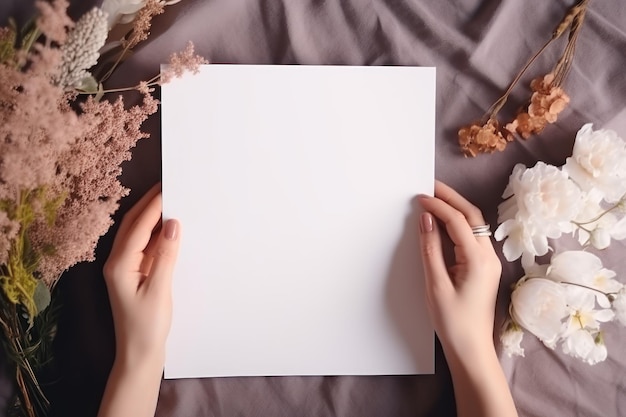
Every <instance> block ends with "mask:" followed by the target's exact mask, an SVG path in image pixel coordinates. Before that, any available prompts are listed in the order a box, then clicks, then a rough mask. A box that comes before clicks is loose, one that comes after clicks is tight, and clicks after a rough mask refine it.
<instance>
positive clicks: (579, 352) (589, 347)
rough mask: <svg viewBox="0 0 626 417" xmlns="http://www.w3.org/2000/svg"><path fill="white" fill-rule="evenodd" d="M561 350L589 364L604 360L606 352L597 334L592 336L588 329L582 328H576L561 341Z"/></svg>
mask: <svg viewBox="0 0 626 417" xmlns="http://www.w3.org/2000/svg"><path fill="white" fill-rule="evenodd" d="M563 352H564V353H565V354H568V355H570V356H573V357H575V358H578V359H581V360H583V361H584V362H587V363H588V364H589V365H595V364H596V363H598V362H602V361H604V360H605V359H606V357H607V353H608V352H607V349H606V346H605V345H604V342H602V338H601V337H599V335H598V337H594V336H593V335H592V334H591V333H590V332H589V331H587V330H583V329H578V330H576V331H575V332H573V333H571V334H570V335H568V337H567V338H566V339H565V341H564V342H563Z"/></svg>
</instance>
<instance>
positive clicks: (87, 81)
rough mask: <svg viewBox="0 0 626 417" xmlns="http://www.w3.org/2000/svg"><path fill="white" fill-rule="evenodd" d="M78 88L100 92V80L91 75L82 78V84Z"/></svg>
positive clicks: (92, 92) (86, 91)
mask: <svg viewBox="0 0 626 417" xmlns="http://www.w3.org/2000/svg"><path fill="white" fill-rule="evenodd" d="M76 89H78V90H80V91H84V92H85V93H89V94H95V93H97V92H98V81H96V79H95V78H93V76H91V75H90V76H89V77H85V78H83V79H82V80H80V84H78V85H77V86H76Z"/></svg>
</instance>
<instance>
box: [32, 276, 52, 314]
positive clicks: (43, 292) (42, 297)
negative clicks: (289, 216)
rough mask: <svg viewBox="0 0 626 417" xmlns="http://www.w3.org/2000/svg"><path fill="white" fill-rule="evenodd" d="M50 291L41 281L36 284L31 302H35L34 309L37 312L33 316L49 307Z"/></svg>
mask: <svg viewBox="0 0 626 417" xmlns="http://www.w3.org/2000/svg"><path fill="white" fill-rule="evenodd" d="M50 299H51V297H50V290H49V289H48V287H47V286H46V284H44V283H43V282H42V281H41V280H39V281H38V282H37V287H35V294H33V301H34V302H35V307H36V308H37V311H36V312H35V315H38V314H39V313H41V312H42V311H44V310H45V309H46V308H48V306H49V305H50Z"/></svg>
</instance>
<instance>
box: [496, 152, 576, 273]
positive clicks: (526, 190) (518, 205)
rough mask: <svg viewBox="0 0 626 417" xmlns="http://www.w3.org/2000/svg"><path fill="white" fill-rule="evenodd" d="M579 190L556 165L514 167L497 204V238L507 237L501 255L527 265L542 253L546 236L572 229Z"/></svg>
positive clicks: (542, 164) (546, 249)
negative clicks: (501, 201)
mask: <svg viewBox="0 0 626 417" xmlns="http://www.w3.org/2000/svg"><path fill="white" fill-rule="evenodd" d="M581 195H582V193H581V191H580V188H578V186H576V184H575V183H574V182H573V181H572V180H570V179H569V178H568V176H567V174H565V173H564V172H563V171H561V170H560V169H559V168H557V167H555V166H552V165H547V164H545V163H543V162H538V163H537V164H536V165H535V166H534V167H533V168H526V167H524V166H523V165H522V164H518V165H516V166H515V168H513V172H512V174H511V176H510V178H509V184H508V186H507V188H506V189H505V190H504V194H503V195H502V197H503V198H505V199H508V200H506V201H504V202H503V203H501V204H500V205H499V206H498V222H500V223H501V224H500V226H499V227H498V229H496V232H495V234H494V236H495V238H496V240H502V239H505V238H507V240H506V241H505V243H504V256H505V257H506V259H507V260H508V261H514V260H515V259H517V258H519V257H520V256H521V257H522V264H523V265H526V266H528V265H530V264H532V262H533V261H534V258H535V256H541V255H545V254H546V253H547V252H548V250H549V246H548V238H551V239H556V238H559V237H560V236H561V234H562V233H568V232H572V231H573V230H574V224H573V223H572V221H573V220H574V219H576V218H577V217H578V215H579V212H580V209H581V201H582V199H581Z"/></svg>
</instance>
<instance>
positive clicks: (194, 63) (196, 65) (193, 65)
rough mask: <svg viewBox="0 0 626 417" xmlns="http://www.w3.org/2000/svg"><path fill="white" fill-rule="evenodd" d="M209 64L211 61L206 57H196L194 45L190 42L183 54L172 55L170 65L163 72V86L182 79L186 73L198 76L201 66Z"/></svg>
mask: <svg viewBox="0 0 626 417" xmlns="http://www.w3.org/2000/svg"><path fill="white" fill-rule="evenodd" d="M208 63H209V61H207V60H206V59H205V58H204V57H201V56H199V55H196V53H195V51H194V46H193V43H192V42H189V43H188V44H187V47H186V48H185V49H184V50H183V51H182V52H178V53H173V54H172V55H170V60H169V64H168V65H167V67H165V68H164V69H163V70H162V71H161V84H165V83H168V82H170V81H171V80H172V79H173V78H178V77H181V76H182V75H183V74H184V73H185V72H186V71H191V72H193V73H194V74H197V73H198V71H199V69H200V65H202V64H208Z"/></svg>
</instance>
